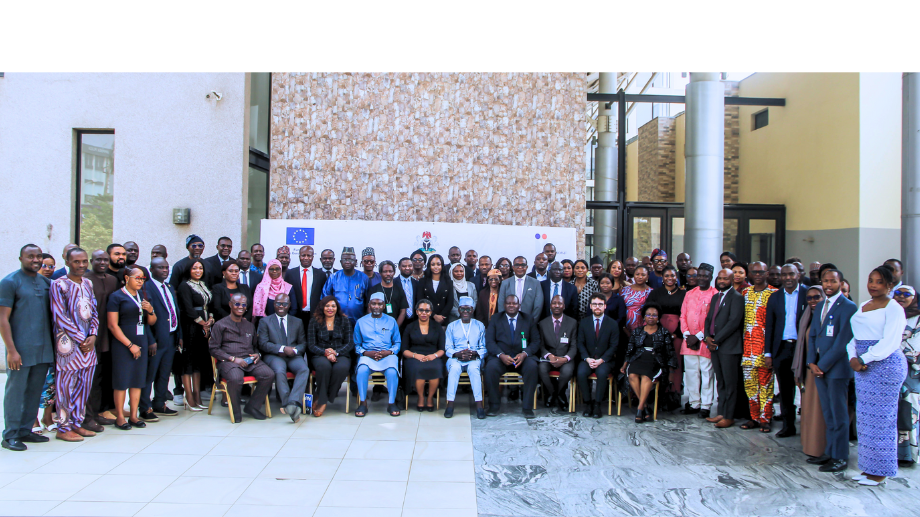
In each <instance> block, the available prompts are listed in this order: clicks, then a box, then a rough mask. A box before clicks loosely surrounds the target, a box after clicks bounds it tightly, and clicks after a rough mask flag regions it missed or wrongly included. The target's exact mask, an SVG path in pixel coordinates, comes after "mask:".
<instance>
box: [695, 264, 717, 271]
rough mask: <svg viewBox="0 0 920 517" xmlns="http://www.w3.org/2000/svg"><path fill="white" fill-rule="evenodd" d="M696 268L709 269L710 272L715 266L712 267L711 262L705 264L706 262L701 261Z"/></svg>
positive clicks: (700, 269) (698, 269)
mask: <svg viewBox="0 0 920 517" xmlns="http://www.w3.org/2000/svg"><path fill="white" fill-rule="evenodd" d="M696 270H697V271H709V272H710V273H712V272H713V270H715V268H714V267H712V264H707V263H705V262H703V263H702V264H700V265H699V266H696Z"/></svg>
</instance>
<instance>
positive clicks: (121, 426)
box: [113, 421, 131, 431]
mask: <svg viewBox="0 0 920 517" xmlns="http://www.w3.org/2000/svg"><path fill="white" fill-rule="evenodd" d="M113 427H115V429H120V430H122V431H130V430H131V424H130V423H128V422H127V421H125V423H123V424H114V426H113Z"/></svg>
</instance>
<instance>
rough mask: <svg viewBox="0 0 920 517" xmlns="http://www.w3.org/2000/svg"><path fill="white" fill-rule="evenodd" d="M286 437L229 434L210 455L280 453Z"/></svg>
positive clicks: (236, 455) (237, 455)
mask: <svg viewBox="0 0 920 517" xmlns="http://www.w3.org/2000/svg"><path fill="white" fill-rule="evenodd" d="M285 441H287V439H286V438H251V437H249V436H228V437H227V438H224V439H223V440H221V442H220V443H218V444H217V446H215V447H214V448H213V449H211V451H210V452H208V455H209V456H234V457H239V456H268V457H273V456H274V455H275V454H278V451H280V450H281V447H282V446H283V445H284V442H285Z"/></svg>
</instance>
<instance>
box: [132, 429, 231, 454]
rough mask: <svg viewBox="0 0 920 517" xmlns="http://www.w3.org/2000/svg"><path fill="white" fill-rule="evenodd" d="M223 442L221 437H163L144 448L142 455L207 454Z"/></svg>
mask: <svg viewBox="0 0 920 517" xmlns="http://www.w3.org/2000/svg"><path fill="white" fill-rule="evenodd" d="M221 440H223V437H220V436H183V435H171V434H168V435H166V436H161V437H159V438H157V440H156V441H155V442H153V443H152V444H150V445H148V446H147V447H144V450H142V451H141V452H140V453H141V454H196V455H202V454H207V453H208V452H209V451H210V450H211V449H213V448H214V447H216V446H217V444H218V443H220V442H221Z"/></svg>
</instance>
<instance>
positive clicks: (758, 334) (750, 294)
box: [741, 286, 776, 366]
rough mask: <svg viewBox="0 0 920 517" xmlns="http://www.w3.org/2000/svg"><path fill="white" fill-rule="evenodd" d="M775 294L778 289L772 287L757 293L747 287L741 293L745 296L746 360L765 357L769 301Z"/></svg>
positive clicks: (752, 288) (744, 355) (744, 353)
mask: <svg viewBox="0 0 920 517" xmlns="http://www.w3.org/2000/svg"><path fill="white" fill-rule="evenodd" d="M775 292H776V288H774V287H770V286H767V287H766V288H765V289H764V290H763V291H757V290H755V289H754V287H753V286H751V287H746V288H745V289H744V291H742V292H741V294H742V295H744V352H743V354H742V356H743V357H745V358H755V359H760V358H762V357H765V356H764V343H765V341H766V322H767V300H769V299H770V295H771V294H773V293H775ZM755 362H756V361H755ZM755 366H759V364H755Z"/></svg>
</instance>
